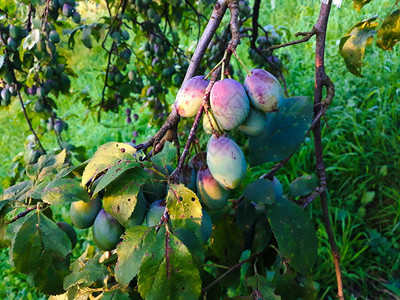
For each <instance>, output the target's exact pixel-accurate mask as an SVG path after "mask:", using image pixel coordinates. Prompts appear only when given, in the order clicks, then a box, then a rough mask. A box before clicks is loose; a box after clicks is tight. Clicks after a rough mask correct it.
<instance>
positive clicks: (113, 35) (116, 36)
mask: <svg viewBox="0 0 400 300" xmlns="http://www.w3.org/2000/svg"><path fill="white" fill-rule="evenodd" d="M111 38H112V39H113V40H114V41H116V42H117V43H119V42H121V35H120V33H119V32H118V31H114V32H113V33H111Z"/></svg>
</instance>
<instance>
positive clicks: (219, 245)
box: [210, 216, 244, 266]
mask: <svg viewBox="0 0 400 300" xmlns="http://www.w3.org/2000/svg"><path fill="white" fill-rule="evenodd" d="M243 246H244V240H243V235H242V231H241V230H240V228H239V227H238V226H237V225H236V224H235V223H233V220H232V219H231V218H230V217H229V216H225V217H224V218H222V219H221V220H220V221H219V222H218V223H216V224H215V228H213V231H212V234H211V245H210V249H211V251H212V252H213V253H214V255H215V256H216V257H217V258H218V259H219V263H221V264H226V265H228V266H230V265H234V264H235V263H237V262H238V261H239V258H240V255H241V254H242V251H243Z"/></svg>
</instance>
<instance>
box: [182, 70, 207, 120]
mask: <svg viewBox="0 0 400 300" xmlns="http://www.w3.org/2000/svg"><path fill="white" fill-rule="evenodd" d="M208 82H209V81H208V80H206V79H204V76H195V77H193V78H190V79H189V80H188V81H186V82H184V83H183V84H182V87H181V88H180V89H179V91H178V94H177V95H176V100H175V106H176V109H177V111H178V113H179V115H181V116H182V117H193V116H195V115H196V114H197V111H198V110H199V108H200V106H201V104H202V103H203V98H204V90H205V89H206V87H207V85H208Z"/></svg>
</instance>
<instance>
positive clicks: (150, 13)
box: [147, 8, 157, 19]
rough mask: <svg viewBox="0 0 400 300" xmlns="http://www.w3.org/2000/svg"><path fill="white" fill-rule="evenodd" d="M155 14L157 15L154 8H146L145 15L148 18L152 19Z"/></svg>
mask: <svg viewBox="0 0 400 300" xmlns="http://www.w3.org/2000/svg"><path fill="white" fill-rule="evenodd" d="M156 15H157V13H156V11H155V10H154V9H152V8H149V9H148V10H147V16H148V17H149V19H154V18H155V16H156Z"/></svg>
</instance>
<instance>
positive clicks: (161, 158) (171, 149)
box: [151, 141, 176, 166]
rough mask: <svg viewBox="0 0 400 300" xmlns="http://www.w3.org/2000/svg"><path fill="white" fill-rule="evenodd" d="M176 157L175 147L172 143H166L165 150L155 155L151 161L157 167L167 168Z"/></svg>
mask: <svg viewBox="0 0 400 300" xmlns="http://www.w3.org/2000/svg"><path fill="white" fill-rule="evenodd" d="M175 156H176V148H175V146H174V145H173V144H172V143H170V142H168V141H166V142H165V144H164V148H163V149H162V150H161V152H159V153H157V154H156V155H154V156H153V157H152V158H151V161H152V162H154V163H155V164H156V165H159V166H166V165H168V164H169V163H170V162H171V161H172V160H173V159H174V158H175Z"/></svg>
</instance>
